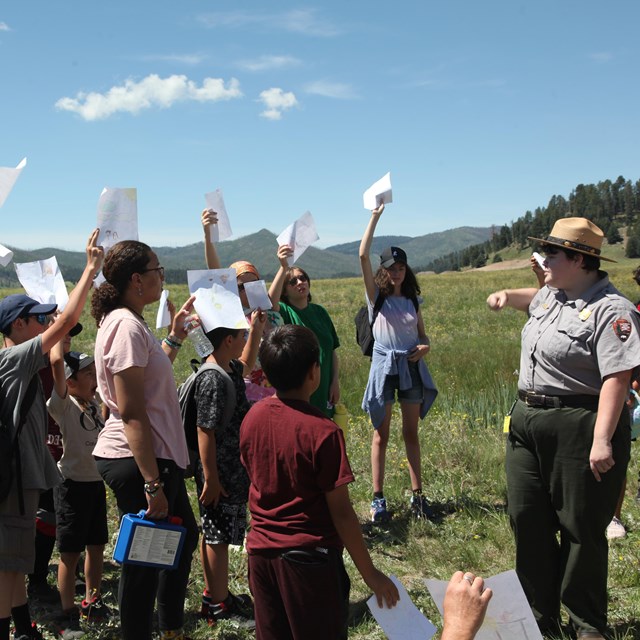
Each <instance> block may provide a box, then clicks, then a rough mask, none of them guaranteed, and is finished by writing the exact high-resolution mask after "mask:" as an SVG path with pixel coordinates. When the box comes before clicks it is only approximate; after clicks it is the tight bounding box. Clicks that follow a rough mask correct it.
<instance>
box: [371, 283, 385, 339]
mask: <svg viewBox="0 0 640 640" xmlns="http://www.w3.org/2000/svg"><path fill="white" fill-rule="evenodd" d="M384 301H385V296H384V295H383V294H382V293H379V292H378V297H377V298H376V301H375V302H374V303H373V312H372V313H371V329H372V330H373V324H374V322H375V321H376V318H377V317H378V314H379V313H380V309H382V305H383V304H384Z"/></svg>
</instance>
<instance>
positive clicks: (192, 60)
mask: <svg viewBox="0 0 640 640" xmlns="http://www.w3.org/2000/svg"><path fill="white" fill-rule="evenodd" d="M206 58H207V56H205V55H201V54H199V53H169V54H165V55H162V54H158V55H147V56H142V58H141V59H142V60H144V61H145V62H177V63H178V64H189V65H196V64H200V63H201V62H204V61H205V60H206Z"/></svg>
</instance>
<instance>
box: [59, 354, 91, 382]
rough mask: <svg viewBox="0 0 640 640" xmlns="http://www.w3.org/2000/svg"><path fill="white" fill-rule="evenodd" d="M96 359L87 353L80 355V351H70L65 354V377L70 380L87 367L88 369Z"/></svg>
mask: <svg viewBox="0 0 640 640" xmlns="http://www.w3.org/2000/svg"><path fill="white" fill-rule="evenodd" d="M93 360H94V358H93V356H90V355H88V354H86V353H80V352H79V351H69V353H65V354H64V377H65V378H66V379H69V378H70V377H71V376H72V375H74V374H75V373H78V371H81V370H82V369H84V368H85V367H88V366H89V365H90V364H91V363H92V362H93Z"/></svg>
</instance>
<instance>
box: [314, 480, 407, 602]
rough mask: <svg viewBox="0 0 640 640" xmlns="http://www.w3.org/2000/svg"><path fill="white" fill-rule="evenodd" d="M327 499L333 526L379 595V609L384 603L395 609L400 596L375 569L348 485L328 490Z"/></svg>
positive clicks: (366, 580)
mask: <svg viewBox="0 0 640 640" xmlns="http://www.w3.org/2000/svg"><path fill="white" fill-rule="evenodd" d="M325 497H326V499H327V506H328V507H329V513H330V514H331V519H332V520H333V525H334V526H335V528H336V530H337V532H338V535H339V536H340V538H341V540H342V542H343V543H344V546H345V547H346V548H347V551H348V552H349V555H350V556H351V558H352V559H353V562H354V564H355V565H356V568H357V569H358V571H359V572H360V575H361V576H362V579H363V580H364V581H365V583H366V585H367V586H368V587H369V588H370V589H371V590H372V591H373V593H374V594H375V596H376V600H377V601H378V606H379V607H382V602H383V600H384V602H386V604H387V607H389V608H391V607H393V606H394V605H395V604H396V602H398V600H399V599H400V594H399V593H398V589H397V587H396V585H395V584H393V582H392V581H391V579H390V578H389V577H388V576H386V575H385V574H384V573H382V572H381V571H379V570H378V569H376V568H375V567H374V566H373V562H372V561H371V556H370V555H369V551H368V549H367V546H366V545H365V543H364V539H363V537H362V531H361V529H360V522H358V517H357V516H356V514H355V512H354V510H353V507H352V506H351V500H350V499H349V487H348V485H346V484H344V485H342V486H340V487H337V488H336V489H333V490H332V491H328V492H327V493H325Z"/></svg>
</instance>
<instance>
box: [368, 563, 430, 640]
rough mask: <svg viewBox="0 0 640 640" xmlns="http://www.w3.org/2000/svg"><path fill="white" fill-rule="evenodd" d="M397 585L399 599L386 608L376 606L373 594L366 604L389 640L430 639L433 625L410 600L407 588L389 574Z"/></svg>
mask: <svg viewBox="0 0 640 640" xmlns="http://www.w3.org/2000/svg"><path fill="white" fill-rule="evenodd" d="M389 577H390V578H391V580H393V583H394V584H395V585H396V587H398V591H399V593H400V600H398V603H397V604H396V606H395V607H393V608H391V609H388V608H387V605H386V604H383V606H382V607H379V606H378V601H377V600H376V597H375V595H374V596H371V597H370V598H369V600H367V606H368V607H369V610H370V611H371V613H372V615H373V617H374V618H375V619H376V622H377V623H378V624H379V625H380V626H381V627H382V630H383V631H384V632H385V635H386V636H387V638H388V639H389V640H430V638H432V637H433V636H434V634H435V632H436V631H437V629H436V627H435V625H433V624H432V623H431V621H430V620H428V619H427V618H425V617H424V615H423V614H422V613H420V611H419V610H418V608H417V607H416V605H415V604H413V602H412V601H411V598H410V597H409V594H408V593H407V590H406V589H405V588H404V587H403V586H402V583H401V582H400V580H398V578H396V577H395V576H389Z"/></svg>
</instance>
